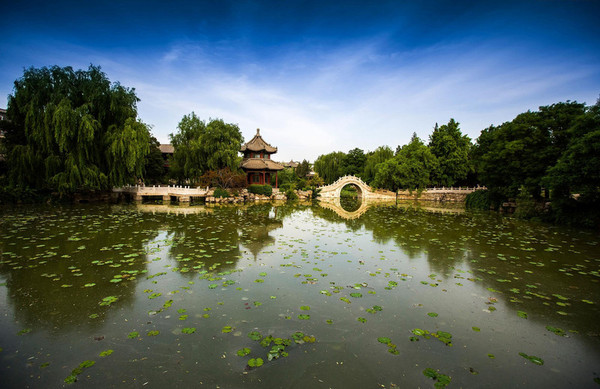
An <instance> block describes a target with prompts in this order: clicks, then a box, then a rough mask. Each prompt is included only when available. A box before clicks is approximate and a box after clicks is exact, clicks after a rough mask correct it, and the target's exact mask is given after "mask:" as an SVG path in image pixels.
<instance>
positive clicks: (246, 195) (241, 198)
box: [205, 188, 312, 204]
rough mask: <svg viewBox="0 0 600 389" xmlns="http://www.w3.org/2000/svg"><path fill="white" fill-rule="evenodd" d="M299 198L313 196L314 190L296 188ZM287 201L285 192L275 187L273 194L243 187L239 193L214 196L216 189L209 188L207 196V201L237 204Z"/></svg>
mask: <svg viewBox="0 0 600 389" xmlns="http://www.w3.org/2000/svg"><path fill="white" fill-rule="evenodd" d="M294 192H296V195H297V196H298V200H300V201H306V200H310V199H311V198H312V191H311V190H307V191H302V190H296V191H294ZM271 200H276V201H286V200H287V196H286V195H285V193H282V192H280V191H279V189H276V188H273V194H272V195H271V196H264V195H259V194H254V193H250V192H248V189H242V190H240V191H239V192H238V193H235V192H234V194H233V195H232V196H230V197H214V190H212V189H211V190H209V191H208V193H207V196H206V198H205V202H207V203H225V204H236V203H244V202H249V201H250V202H252V201H271Z"/></svg>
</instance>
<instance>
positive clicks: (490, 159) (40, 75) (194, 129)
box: [0, 65, 600, 226]
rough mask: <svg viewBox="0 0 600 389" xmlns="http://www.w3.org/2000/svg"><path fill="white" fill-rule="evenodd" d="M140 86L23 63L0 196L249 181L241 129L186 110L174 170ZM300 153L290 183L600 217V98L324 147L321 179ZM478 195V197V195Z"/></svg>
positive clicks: (287, 175) (551, 216) (588, 219)
mask: <svg viewBox="0 0 600 389" xmlns="http://www.w3.org/2000/svg"><path fill="white" fill-rule="evenodd" d="M138 102H139V99H138V97H137V96H136V94H135V90H134V89H131V88H127V87H124V86H122V85H121V84H120V83H118V82H114V83H111V82H110V80H109V79H108V78H107V76H106V74H104V73H103V72H102V71H101V69H100V68H99V67H96V66H93V65H90V67H89V68H88V69H87V70H73V69H72V68H71V67H64V68H61V67H58V66H53V67H49V68H48V67H44V68H40V69H36V68H29V69H26V70H25V71H24V73H23V76H22V77H21V78H19V79H18V80H16V81H15V83H14V89H13V93H12V94H11V95H9V96H8V107H7V118H8V120H3V121H0V131H1V132H2V133H3V134H4V136H5V137H4V138H2V140H1V141H0V156H1V158H0V203H1V202H6V200H7V199H8V200H9V201H10V200H19V201H22V200H34V201H35V200H36V199H38V200H39V198H40V196H41V197H42V198H43V197H44V196H47V195H48V194H50V193H53V194H55V195H58V196H66V197H68V196H70V195H73V194H74V193H81V192H86V191H91V192H93V191H107V190H110V189H111V188H113V187H115V186H122V185H127V184H135V183H137V182H140V181H142V180H143V181H144V182H145V183H147V184H149V183H162V182H167V181H168V180H174V181H177V182H185V183H189V184H202V185H214V186H220V187H235V186H241V185H245V184H246V182H245V179H244V176H243V174H242V173H241V172H240V170H239V163H240V160H241V157H240V156H239V155H238V151H239V150H240V146H241V144H242V142H243V137H242V135H241V132H240V129H239V128H238V126H237V125H235V124H228V123H225V122H224V121H223V120H221V119H210V120H209V121H208V122H206V121H202V120H200V119H199V118H198V117H197V116H196V115H195V114H194V113H193V112H192V113H191V114H190V115H186V116H184V117H183V118H182V120H181V122H180V123H179V125H178V127H177V131H176V132H175V133H174V134H171V142H172V143H173V145H174V146H175V150H176V151H175V154H174V156H173V158H172V160H171V161H169V163H170V165H171V169H170V171H169V172H168V171H167V170H166V169H165V161H164V160H163V158H162V156H161V153H160V151H159V149H158V146H159V144H158V141H157V140H156V138H155V137H154V136H152V134H151V132H150V128H151V127H150V126H149V125H147V124H145V123H143V122H142V121H141V120H140V119H139V118H138V116H137V103H138ZM309 170H310V166H309V163H308V161H303V162H302V163H301V164H300V166H299V168H298V169H297V171H282V172H281V174H280V177H279V179H280V181H279V183H280V185H282V186H286V190H287V189H293V188H304V187H311V186H315V185H318V184H320V183H321V182H324V183H331V182H333V181H335V180H336V179H337V178H338V177H340V176H343V175H346V174H352V175H356V176H359V177H361V178H362V179H363V180H364V181H366V182H367V183H369V184H370V185H372V186H374V187H377V188H384V189H389V190H394V191H395V190H398V189H411V190H414V189H416V190H419V189H423V188H426V187H430V186H474V185H478V184H479V185H482V186H486V187H487V188H488V189H489V191H488V192H487V193H486V194H485V195H478V197H477V199H473V201H471V202H470V204H477V206H479V207H489V206H492V207H498V206H499V205H500V204H502V203H503V202H505V201H509V200H515V201H516V202H517V203H518V205H519V206H518V208H517V209H518V212H519V214H520V215H522V216H524V217H530V218H532V217H539V218H543V219H545V220H549V221H553V222H559V223H566V224H580V225H588V226H598V225H599V224H600V100H599V101H598V102H597V103H596V104H595V105H593V106H586V105H585V104H582V103H577V102H571V101H567V102H563V103H556V104H553V105H550V106H544V107H540V108H539V110H538V111H535V112H531V111H528V112H525V113H522V114H520V115H518V116H517V117H515V118H514V119H513V120H512V121H510V122H506V123H503V124H501V125H499V126H490V127H488V128H486V129H484V130H483V131H481V134H480V135H479V137H478V138H477V139H476V140H475V142H474V143H473V142H472V140H471V139H470V138H469V137H468V136H466V135H463V134H462V133H461V130H460V127H459V123H458V122H456V121H455V120H454V119H450V121H449V122H448V123H447V124H444V125H441V126H438V125H437V124H436V125H435V127H434V128H433V131H432V133H431V134H430V135H429V139H428V142H427V144H426V143H425V142H424V141H423V140H421V139H419V138H418V137H417V136H416V134H414V135H413V137H412V139H411V140H410V142H409V143H408V144H406V145H403V146H398V147H396V149H395V150H394V149H392V148H391V147H389V146H381V147H378V148H377V149H376V150H374V151H369V152H365V151H363V150H361V149H360V148H355V149H352V150H350V151H349V152H348V153H344V152H333V153H329V154H326V155H321V156H319V157H318V158H317V160H316V161H315V162H314V170H315V171H316V172H317V173H318V176H317V177H314V176H310V178H307V177H306V175H307V173H308V172H309ZM475 200H476V201H475Z"/></svg>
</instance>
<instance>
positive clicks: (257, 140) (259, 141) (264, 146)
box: [240, 128, 277, 153]
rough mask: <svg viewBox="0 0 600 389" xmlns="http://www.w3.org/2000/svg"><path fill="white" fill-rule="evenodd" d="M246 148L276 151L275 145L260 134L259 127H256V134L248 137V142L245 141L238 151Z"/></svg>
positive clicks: (268, 151) (269, 151)
mask: <svg viewBox="0 0 600 389" xmlns="http://www.w3.org/2000/svg"><path fill="white" fill-rule="evenodd" d="M246 150H250V151H263V150H264V151H266V152H267V153H276V152H277V147H273V146H271V145H270V144H268V143H267V142H265V140H264V139H263V138H262V136H260V129H258V128H257V129H256V135H254V138H252V139H250V142H248V143H246V144H245V145H243V146H242V149H241V150H240V151H242V152H244V151H246Z"/></svg>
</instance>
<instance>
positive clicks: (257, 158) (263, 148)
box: [240, 128, 283, 187]
mask: <svg viewBox="0 0 600 389" xmlns="http://www.w3.org/2000/svg"><path fill="white" fill-rule="evenodd" d="M240 151H241V152H242V153H243V154H244V159H243V160H242V165H241V167H242V170H243V171H244V172H245V173H246V178H247V180H248V184H249V185H250V184H260V185H264V184H269V183H270V182H271V177H272V176H273V174H275V187H277V172H278V171H280V170H283V166H281V165H280V164H279V163H277V162H275V161H272V160H271V154H275V153H276V152H277V147H273V146H271V145H270V144H268V143H267V142H265V140H264V139H263V138H262V136H260V129H258V128H257V129H256V135H254V138H252V139H251V140H250V141H249V142H248V143H246V144H245V145H243V146H242V148H241V150H240Z"/></svg>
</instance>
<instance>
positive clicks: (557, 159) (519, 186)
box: [473, 101, 600, 227]
mask: <svg viewBox="0 0 600 389" xmlns="http://www.w3.org/2000/svg"><path fill="white" fill-rule="evenodd" d="M473 154H474V157H475V163H476V167H477V171H478V174H479V177H480V179H481V181H482V183H483V184H485V185H487V186H488V188H489V190H490V196H491V198H492V199H493V200H492V201H493V202H494V201H501V200H502V199H507V198H515V197H517V196H519V197H518V199H517V202H518V208H517V212H516V214H517V215H518V216H521V217H525V218H532V217H539V216H541V217H543V218H544V219H546V220H549V221H553V222H558V223H561V224H573V225H583V226H589V227H594V226H598V225H599V223H600V189H599V188H600V173H599V172H600V157H599V155H600V104H599V103H596V105H594V106H592V107H586V106H585V104H580V103H577V102H569V101H567V102H566V103H557V104H553V105H551V106H546V107H540V108H539V111H537V112H526V113H523V114H520V115H518V116H517V117H516V118H515V119H513V120H512V121H511V122H507V123H504V124H502V125H501V126H498V127H493V126H492V127H490V128H487V129H485V130H483V131H482V132H481V135H480V136H479V138H478V139H477V145H476V147H475V149H474V153H473ZM542 187H545V188H546V189H549V191H548V190H547V191H546V192H545V193H546V197H547V194H548V193H550V194H551V196H550V199H551V209H550V212H548V213H542V208H543V207H542V205H543V204H542V203H543V202H544V201H547V200H548V198H546V200H542V199H541V194H542V190H541V189H542Z"/></svg>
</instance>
